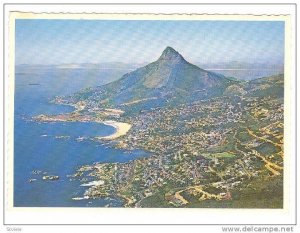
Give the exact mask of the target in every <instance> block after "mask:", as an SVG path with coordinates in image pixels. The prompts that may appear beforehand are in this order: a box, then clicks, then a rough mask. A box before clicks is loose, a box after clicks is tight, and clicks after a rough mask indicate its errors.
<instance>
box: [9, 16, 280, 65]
mask: <svg viewBox="0 0 300 233" xmlns="http://www.w3.org/2000/svg"><path fill="white" fill-rule="evenodd" d="M15 30H16V34H15V35H16V38H15V40H16V41H15V42H16V43H15V45H16V49H15V53H16V54H15V58H16V64H17V65H18V64H43V65H47V64H49V65H50V64H66V63H104V62H123V63H148V62H152V61H155V60H156V59H157V58H158V57H159V56H160V54H161V53H162V51H163V50H164V49H165V48H166V47H167V46H171V47H173V48H174V49H175V50H177V51H178V52H179V53H180V54H182V55H183V57H185V59H186V60H187V61H189V62H192V63H202V64H206V63H219V62H231V61H238V62H247V63H265V62H268V63H276V64H283V61H284V22H281V21H160V20H157V21H149V20H148V21H136V20H131V21H130V20H122V21H121V20H36V19H22V20H16V29H15Z"/></svg>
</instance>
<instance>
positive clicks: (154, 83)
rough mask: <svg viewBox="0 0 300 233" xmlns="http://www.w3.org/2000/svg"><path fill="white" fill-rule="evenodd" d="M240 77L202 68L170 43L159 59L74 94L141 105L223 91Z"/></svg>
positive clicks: (103, 101)
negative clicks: (226, 75)
mask: <svg viewBox="0 0 300 233" xmlns="http://www.w3.org/2000/svg"><path fill="white" fill-rule="evenodd" d="M234 83H237V81H235V80H232V79H229V78H226V77H225V76H223V75H220V74H216V73H213V72H210V71H206V70H204V69H201V68H199V67H197V66H195V65H193V64H191V63H189V62H187V61H186V60H185V59H184V58H183V56H182V55H181V54H179V53H178V52H177V51H175V50H174V49H173V48H171V47H167V48H166V49H165V50H164V51H163V53H162V54H161V56H160V57H159V59H158V60H157V61H155V62H153V63H150V64H148V65H146V66H144V67H142V68H138V69H136V70H135V71H133V72H130V73H127V74H125V75H124V76H123V77H122V78H120V79H119V80H117V81H114V82H112V83H109V84H106V85H103V86H99V87H97V88H95V89H88V90H84V91H82V92H80V93H77V94H76V95H74V96H73V97H72V98H73V101H75V102H77V101H80V100H89V101H88V102H89V103H93V104H96V102H98V103H99V104H101V105H109V106H119V107H123V108H126V106H130V108H132V107H133V106H134V107H136V108H139V109H143V108H147V107H155V106H162V105H165V104H177V103H183V102H190V101H194V100H199V99H204V98H210V97H213V96H219V95H222V94H223V92H224V90H225V89H226V88H227V87H228V86H230V85H232V84H234Z"/></svg>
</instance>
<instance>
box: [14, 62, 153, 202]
mask: <svg viewBox="0 0 300 233" xmlns="http://www.w3.org/2000/svg"><path fill="white" fill-rule="evenodd" d="M68 72H69V73H68V75H65V76H64V78H63V79H64V80H63V81H62V82H60V77H61V76H60V74H61V71H55V70H54V71H53V70H51V69H48V70H45V69H29V68H27V69H23V70H22V72H20V71H19V72H18V70H17V72H16V86H15V119H14V206H15V207H41V206H43V207H64V206H68V207H102V206H105V205H107V204H109V205H110V206H120V205H122V200H119V199H114V198H105V199H97V200H72V198H73V197H82V196H83V194H84V190H85V188H84V187H81V186H80V184H81V183H80V182H79V181H78V180H71V181H70V177H68V175H71V174H74V173H75V172H76V169H77V168H78V167H80V166H82V165H90V164H93V163H95V162H125V161H129V160H132V159H136V158H139V157H144V156H148V154H147V153H146V152H144V151H138V150H137V151H133V152H128V151H123V150H118V149H114V148H111V147H108V146H107V145H105V144H101V143H97V142H94V141H92V140H90V139H89V138H91V137H94V136H106V135H110V134H112V133H113V132H114V130H115V129H114V128H112V127H110V126H107V125H104V124H99V123H92V122H90V123H83V122H69V123H65V122H53V123H40V122H34V121H31V120H30V118H31V117H32V116H35V115H38V114H58V113H66V112H70V111H72V110H73V108H72V107H69V106H60V105H55V104H50V103H49V100H51V99H52V98H53V97H54V96H56V95H67V94H71V93H74V92H75V91H78V90H80V89H81V88H82V87H87V86H90V85H91V86H96V85H99V83H100V84H101V80H102V79H101V80H100V79H99V76H96V77H95V76H93V75H91V73H90V72H91V71H90V70H87V71H83V70H80V71H79V72H78V71H74V70H73V71H68ZM85 72H86V73H85ZM89 75H90V76H91V77H90V81H89V83H86V81H85V80H84V79H83V78H82V76H84V77H88V76H89ZM106 75H109V74H108V73H107V71H106ZM76 78H77V79H76ZM91 80H92V81H91ZM102 81H103V80H102ZM32 84H34V85H32ZM36 84H38V85H36ZM78 137H84V138H85V139H84V140H76V139H78ZM35 171H40V173H39V174H35V173H36V172H35ZM43 175H57V176H59V180H57V181H45V180H42V176H43ZM30 179H36V181H33V182H29V180H30ZM87 182H88V181H87Z"/></svg>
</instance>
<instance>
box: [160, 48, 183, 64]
mask: <svg viewBox="0 0 300 233" xmlns="http://www.w3.org/2000/svg"><path fill="white" fill-rule="evenodd" d="M159 60H167V61H179V60H184V58H183V57H182V56H181V54H180V53H178V52H177V51H176V50H175V49H173V48H172V47H169V46H168V47H166V48H165V50H164V51H163V52H162V54H161V56H160V58H159Z"/></svg>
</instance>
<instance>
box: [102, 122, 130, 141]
mask: <svg viewBox="0 0 300 233" xmlns="http://www.w3.org/2000/svg"><path fill="white" fill-rule="evenodd" d="M101 123H103V124H105V125H109V126H112V127H114V128H115V129H116V132H115V133H113V134H111V135H109V136H104V137H96V138H97V139H101V140H114V139H116V138H118V137H121V136H123V135H125V134H126V133H127V132H128V131H129V130H130V128H131V125H130V124H128V123H124V122H117V121H103V122H101Z"/></svg>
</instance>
